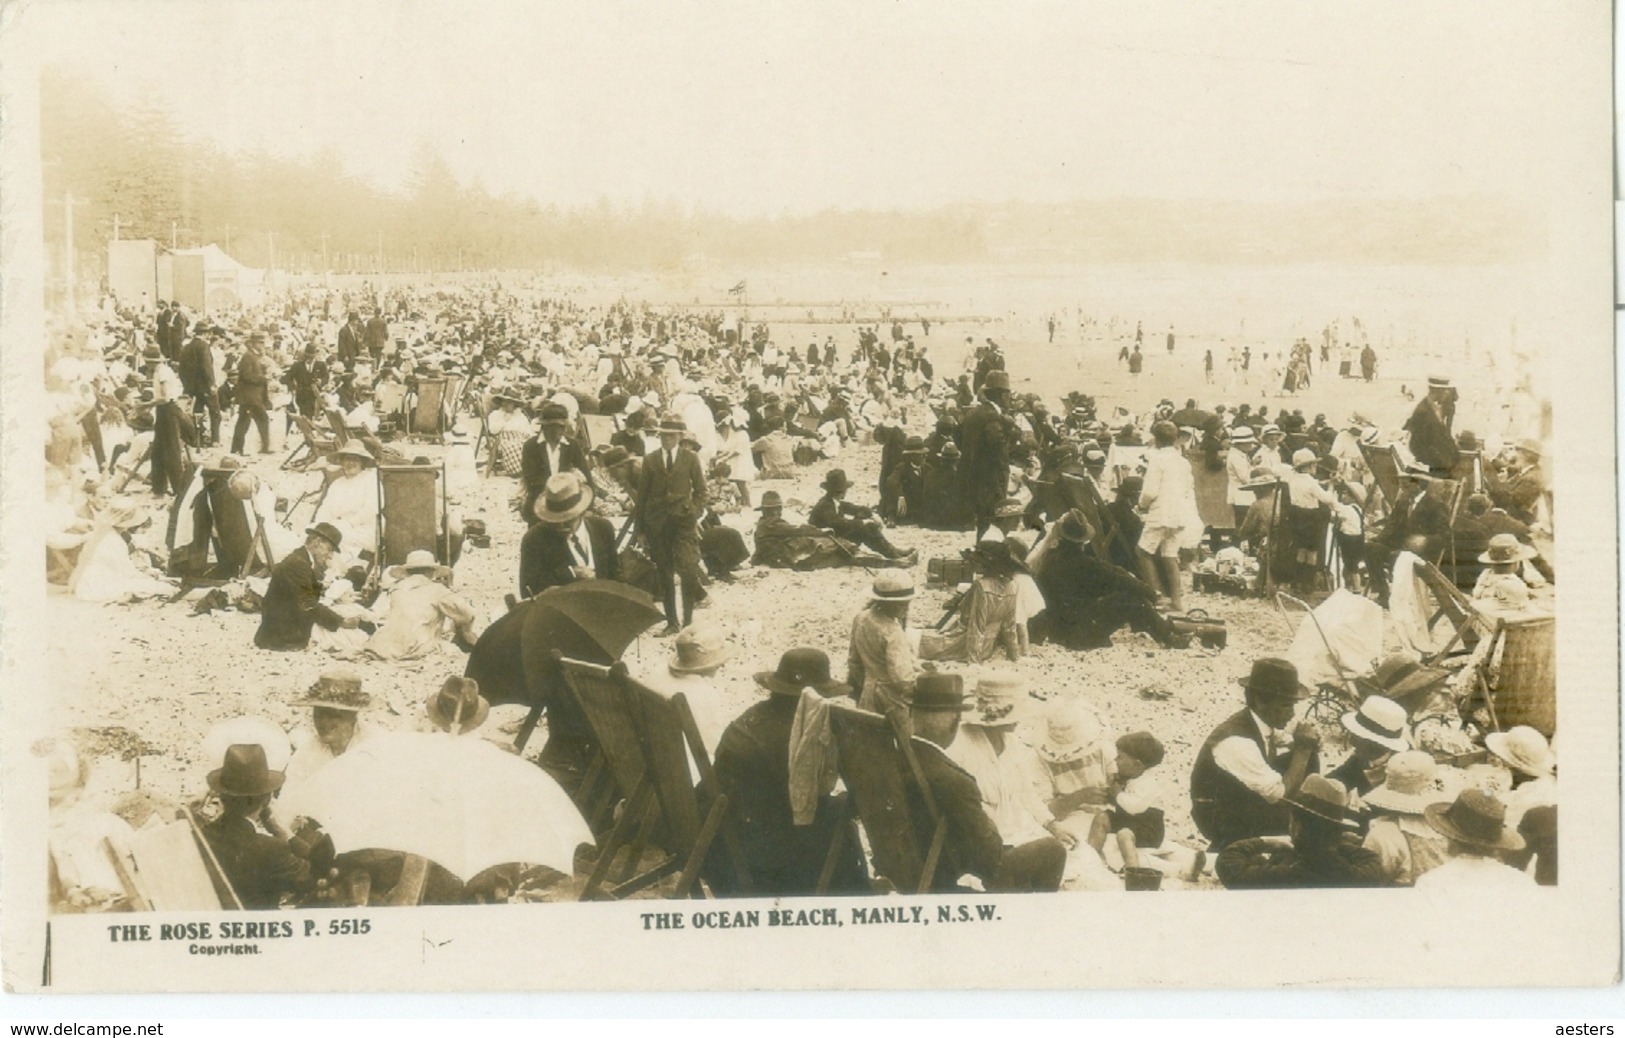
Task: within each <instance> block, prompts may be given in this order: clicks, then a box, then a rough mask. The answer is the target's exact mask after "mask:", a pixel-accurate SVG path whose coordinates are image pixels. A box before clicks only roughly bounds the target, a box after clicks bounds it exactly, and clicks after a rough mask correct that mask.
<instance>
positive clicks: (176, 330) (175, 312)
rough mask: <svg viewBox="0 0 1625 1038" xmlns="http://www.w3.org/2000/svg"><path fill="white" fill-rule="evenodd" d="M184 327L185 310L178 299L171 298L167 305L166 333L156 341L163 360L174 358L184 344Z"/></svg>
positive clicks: (185, 322) (185, 323) (185, 324)
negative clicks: (167, 322) (161, 351)
mask: <svg viewBox="0 0 1625 1038" xmlns="http://www.w3.org/2000/svg"><path fill="white" fill-rule="evenodd" d="M186 327H187V321H186V311H184V310H182V309H181V303H180V300H178V299H176V300H173V301H172V302H171V304H170V307H169V324H168V334H167V335H166V336H165V337H164V339H163V340H161V341H160V342H159V343H158V347H159V348H160V349H161V350H163V354H164V359H165V360H174V359H175V358H176V357H177V356H178V355H179V354H180V352H181V347H182V346H184V345H186Z"/></svg>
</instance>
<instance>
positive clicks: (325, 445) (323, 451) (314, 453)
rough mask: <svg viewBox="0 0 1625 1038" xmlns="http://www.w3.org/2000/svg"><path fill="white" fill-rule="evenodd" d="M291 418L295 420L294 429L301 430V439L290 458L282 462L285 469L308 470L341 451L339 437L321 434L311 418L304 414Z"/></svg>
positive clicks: (291, 452)
mask: <svg viewBox="0 0 1625 1038" xmlns="http://www.w3.org/2000/svg"><path fill="white" fill-rule="evenodd" d="M289 417H290V418H292V419H293V425H294V428H296V429H298V430H299V435H300V437H301V439H300V442H299V443H297V444H296V445H295V446H294V448H293V450H292V451H290V452H289V453H288V456H287V457H286V458H284V459H283V460H282V467H283V468H285V469H290V468H294V467H295V466H297V467H299V468H302V469H307V468H309V467H310V466H311V465H313V464H315V463H316V462H318V461H320V460H321V459H322V458H324V457H326V456H327V455H329V454H331V453H333V452H334V451H336V450H338V449H339V447H340V445H341V441H339V439H338V438H337V437H334V436H332V435H324V434H323V433H321V432H319V431H318V430H317V429H316V426H315V425H314V424H312V423H311V420H310V419H309V418H306V417H305V416H304V415H302V414H296V415H290V416H289Z"/></svg>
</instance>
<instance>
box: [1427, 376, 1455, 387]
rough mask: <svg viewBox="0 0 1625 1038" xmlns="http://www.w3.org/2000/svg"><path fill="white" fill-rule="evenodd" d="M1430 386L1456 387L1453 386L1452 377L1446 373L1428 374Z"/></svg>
mask: <svg viewBox="0 0 1625 1038" xmlns="http://www.w3.org/2000/svg"><path fill="white" fill-rule="evenodd" d="M1428 388H1429V389H1451V388H1454V387H1452V386H1451V385H1450V379H1449V378H1448V377H1447V376H1445V375H1430V376H1428Z"/></svg>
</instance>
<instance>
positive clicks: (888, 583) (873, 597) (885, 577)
mask: <svg viewBox="0 0 1625 1038" xmlns="http://www.w3.org/2000/svg"><path fill="white" fill-rule="evenodd" d="M913 598H914V574H912V573H910V572H909V571H908V570H906V569H886V570H881V571H880V573H879V574H877V575H876V576H875V582H874V584H873V585H872V586H871V587H870V588H869V601H871V602H909V601H912V600H913Z"/></svg>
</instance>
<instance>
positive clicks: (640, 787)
mask: <svg viewBox="0 0 1625 1038" xmlns="http://www.w3.org/2000/svg"><path fill="white" fill-rule="evenodd" d="M558 666H559V671H560V673H561V675H562V677H563V685H564V692H563V694H564V695H568V696H571V697H573V698H574V700H575V704H576V706H577V707H578V708H579V709H580V710H581V713H582V714H583V715H584V716H585V717H586V718H587V723H588V725H590V726H591V728H592V733H593V737H594V739H595V740H596V741H597V743H598V750H597V753H596V755H595V756H594V757H593V759H592V761H591V762H590V763H589V764H588V767H587V774H586V776H585V778H583V779H582V782H581V787H580V789H579V790H578V791H577V793H576V806H578V807H580V808H581V813H582V815H583V817H585V818H586V819H587V825H588V826H589V827H590V828H591V829H592V831H593V832H594V833H602V832H604V830H605V829H606V828H607V825H606V821H607V819H608V816H609V814H610V812H611V810H612V809H613V808H614V806H615V804H616V803H617V802H622V803H625V804H627V805H629V806H630V805H634V804H641V803H642V801H641V799H640V797H642V796H643V795H644V790H645V787H647V785H648V780H647V774H648V766H647V765H646V764H645V762H644V760H643V748H642V746H641V745H640V744H639V743H638V739H637V732H636V730H635V729H634V728H633V725H632V715H631V714H630V713H629V712H628V710H627V705H626V695H625V692H624V690H623V689H622V687H621V682H620V679H619V678H618V677H616V676H615V672H614V671H613V669H612V668H610V667H605V666H600V665H599V664H596V663H587V662H583V661H581V660H574V659H570V658H568V657H562V658H560V659H559V661H558ZM602 851H603V852H604V853H610V849H609V848H608V847H604V848H602Z"/></svg>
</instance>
